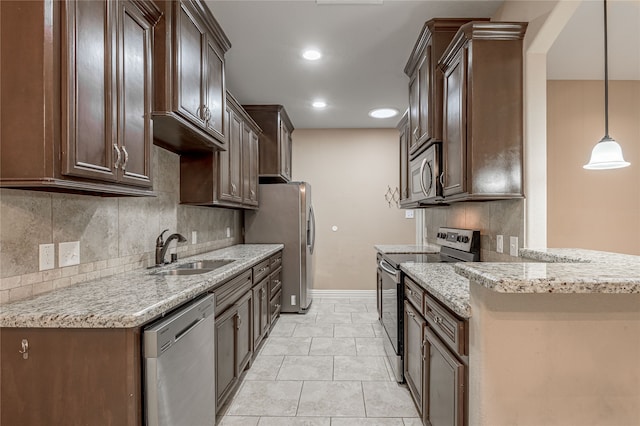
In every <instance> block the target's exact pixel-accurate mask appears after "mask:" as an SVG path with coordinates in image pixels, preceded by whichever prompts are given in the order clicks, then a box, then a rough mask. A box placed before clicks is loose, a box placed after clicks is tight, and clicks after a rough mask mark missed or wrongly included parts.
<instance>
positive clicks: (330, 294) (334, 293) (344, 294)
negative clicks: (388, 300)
mask: <svg viewBox="0 0 640 426" xmlns="http://www.w3.org/2000/svg"><path fill="white" fill-rule="evenodd" d="M311 297H313V298H316V297H317V298H318V299H322V298H336V299H340V298H345V299H347V298H351V297H373V298H375V297H376V291H375V290H322V289H313V290H311Z"/></svg>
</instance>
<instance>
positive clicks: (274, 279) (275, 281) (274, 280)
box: [269, 268, 282, 295]
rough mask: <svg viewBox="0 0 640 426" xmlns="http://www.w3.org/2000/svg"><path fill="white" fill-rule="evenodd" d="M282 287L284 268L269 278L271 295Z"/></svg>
mask: <svg viewBox="0 0 640 426" xmlns="http://www.w3.org/2000/svg"><path fill="white" fill-rule="evenodd" d="M281 287H282V268H280V269H278V271H277V272H274V273H273V274H271V279H270V280H269V295H275V294H276V293H277V292H278V291H279V290H280V288H281Z"/></svg>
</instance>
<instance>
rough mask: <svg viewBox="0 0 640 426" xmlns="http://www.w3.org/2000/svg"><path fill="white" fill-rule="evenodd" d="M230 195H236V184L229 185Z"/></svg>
mask: <svg viewBox="0 0 640 426" xmlns="http://www.w3.org/2000/svg"><path fill="white" fill-rule="evenodd" d="M231 195H236V184H235V183H232V184H231Z"/></svg>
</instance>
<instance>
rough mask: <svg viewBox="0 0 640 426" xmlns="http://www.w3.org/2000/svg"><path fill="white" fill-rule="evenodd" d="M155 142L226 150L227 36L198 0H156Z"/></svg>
mask: <svg viewBox="0 0 640 426" xmlns="http://www.w3.org/2000/svg"><path fill="white" fill-rule="evenodd" d="M158 4H159V7H160V9H161V10H162V12H163V16H162V19H161V20H160V22H159V23H158V27H157V31H156V32H155V36H154V55H153V59H154V66H155V70H154V82H155V89H154V91H155V92H154V105H153V126H154V136H155V140H154V142H155V143H156V144H157V145H160V146H162V147H164V148H166V149H169V150H171V151H174V152H177V153H192V152H207V151H218V150H221V149H222V150H224V149H225V144H226V140H227V139H226V135H225V129H226V125H225V108H226V96H225V94H226V91H225V78H224V54H225V53H226V52H227V51H228V50H229V48H230V47H231V43H230V42H229V39H228V38H227V37H226V35H225V34H224V32H223V31H222V28H221V27H220V25H219V24H218V22H217V21H216V20H215V18H214V17H213V15H211V12H210V11H209V8H208V7H207V6H206V5H205V4H204V3H203V2H201V1H199V0H176V1H158Z"/></svg>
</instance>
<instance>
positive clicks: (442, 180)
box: [440, 172, 444, 188]
mask: <svg viewBox="0 0 640 426" xmlns="http://www.w3.org/2000/svg"><path fill="white" fill-rule="evenodd" d="M440 186H442V187H443V188H444V172H442V173H440Z"/></svg>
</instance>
